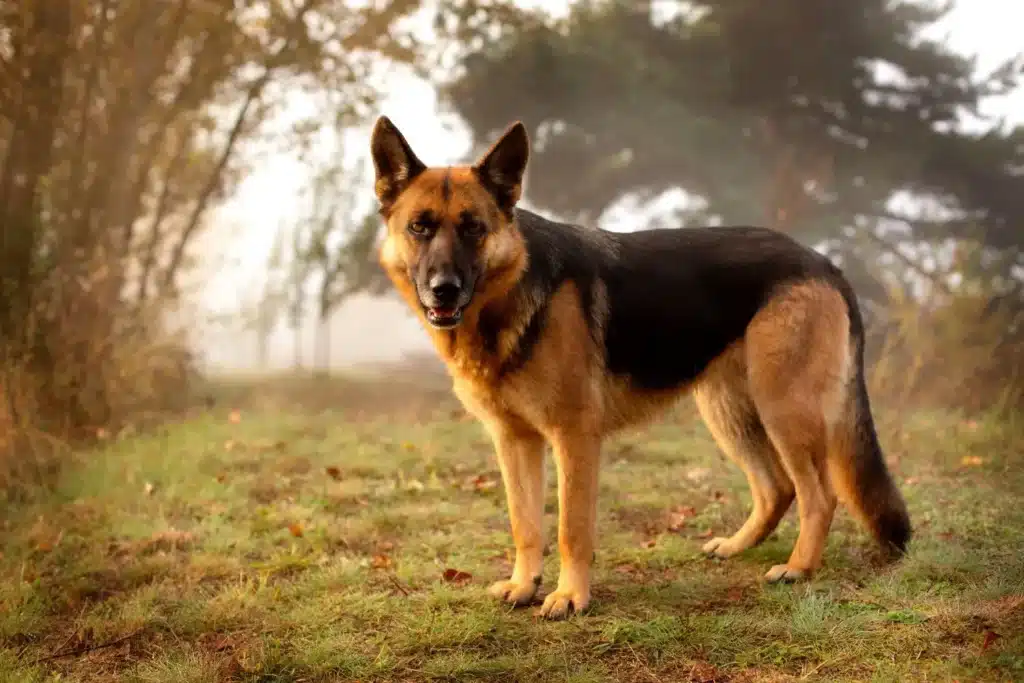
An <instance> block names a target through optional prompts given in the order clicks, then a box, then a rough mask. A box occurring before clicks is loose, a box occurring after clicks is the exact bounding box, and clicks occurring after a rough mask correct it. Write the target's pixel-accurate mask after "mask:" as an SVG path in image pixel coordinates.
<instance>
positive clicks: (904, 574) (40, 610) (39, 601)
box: [0, 387, 1024, 683]
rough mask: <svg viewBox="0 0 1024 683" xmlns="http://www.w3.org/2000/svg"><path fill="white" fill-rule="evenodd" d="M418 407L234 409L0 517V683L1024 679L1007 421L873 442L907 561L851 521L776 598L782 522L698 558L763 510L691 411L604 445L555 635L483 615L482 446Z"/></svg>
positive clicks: (466, 431)
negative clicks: (885, 458) (594, 514)
mask: <svg viewBox="0 0 1024 683" xmlns="http://www.w3.org/2000/svg"><path fill="white" fill-rule="evenodd" d="M410 391H411V390H410V389H409V388H408V387H403V388H402V390H401V394H400V395H398V396H395V395H392V396H391V398H390V401H391V403H390V404H388V403H386V402H385V401H384V399H383V398H382V397H381V396H380V395H375V400H376V401H377V402H378V404H379V405H376V404H375V405H376V408H375V410H376V412H375V413H373V414H368V413H367V411H365V410H362V409H359V410H356V409H355V408H354V407H353V405H351V404H347V405H344V406H341V407H339V408H338V409H337V410H323V409H319V410H311V409H309V408H308V407H302V406H297V405H292V406H291V407H282V406H281V405H279V404H273V403H266V404H264V405H262V407H259V408H254V409H252V410H251V411H250V410H245V411H243V412H242V413H241V419H240V420H237V421H235V420H232V419H230V415H229V412H228V408H229V407H230V406H226V407H225V408H224V409H223V410H220V409H218V410H215V411H213V412H211V413H210V414H208V415H206V416H204V417H201V418H198V419H195V420H192V421H190V422H188V423H184V424H179V425H174V426H168V427H166V428H163V429H161V430H159V431H158V432H156V433H151V434H148V435H144V436H134V437H125V438H120V439H115V440H113V441H111V442H109V443H107V444H106V445H105V446H104V447H102V448H98V449H95V450H92V451H90V452H87V453H81V454H80V457H78V458H77V459H76V462H75V464H74V465H73V466H69V467H68V468H67V469H66V471H65V472H64V473H63V475H62V479H61V481H60V483H59V485H58V486H57V488H56V489H55V490H52V491H45V492H44V491H40V492H38V493H37V495H36V497H35V498H34V499H30V500H19V501H17V502H13V501H7V502H2V501H0V505H2V506H3V510H2V514H0V523H2V529H0V552H2V555H0V681H19V682H21V681H25V682H30V683H31V682H35V681H40V682H42V681H62V682H67V681H83V682H84V681H90V682H94V681H99V682H103V681H133V682H134V681H138V682H152V683H163V682H164V681H167V682H170V681H181V682H186V683H191V682H195V683H214V682H221V681H250V682H257V681H259V682H270V681H324V682H326V681H357V680H358V681H378V680H379V681H576V682H588V683H589V682H596V681H651V680H673V681H675V680H682V681H698V680H707V681H710V680H716V681H718V680H723V681H725V680H731V681H749V680H772V681H776V680H797V679H807V680H828V681H918V680H920V681H936V680H954V679H959V680H961V681H966V680H971V681H1007V680H1022V679H1024V550H1022V549H1024V505H1022V504H1021V501H1022V500H1024V467H1021V465H1022V460H1021V457H1022V450H1024V448H1022V445H1024V432H1022V431H1021V425H1020V423H1019V421H1018V423H1017V424H1013V423H1009V422H1006V421H1001V420H997V419H994V418H993V419H985V420H980V421H977V422H974V421H965V420H963V419H960V418H957V417H955V416H951V415H942V414H920V415H912V416H909V417H908V418H906V419H905V420H903V421H902V422H901V423H899V424H898V426H890V427H888V428H887V429H886V430H885V432H884V433H883V443H884V444H885V447H886V450H887V453H888V454H889V456H890V458H891V461H892V465H893V469H894V471H895V473H896V475H897V477H898V479H899V481H900V482H901V488H902V490H903V491H904V493H905V495H906V497H907V500H908V504H909V506H910V510H911V515H912V517H913V520H914V523H915V527H916V536H915V539H914V542H913V545H912V548H911V552H910V555H909V556H908V557H907V558H905V559H904V560H903V561H901V562H899V563H897V564H895V565H891V566H883V565H880V564H879V563H878V561H877V560H876V559H875V552H874V550H873V548H872V547H871V545H870V542H869V540H868V538H867V536H866V534H865V533H864V532H863V531H862V530H861V529H860V528H859V527H857V526H856V525H855V524H854V523H853V521H852V520H851V519H850V517H849V515H848V514H847V513H846V512H845V511H844V512H840V514H839V515H838V516H837V519H836V522H835V524H834V526H833V531H832V534H831V536H830V538H829V544H828V549H827V552H826V560H825V561H826V565H825V568H824V569H823V570H822V571H821V572H820V573H819V574H818V575H817V576H816V577H815V578H814V580H812V581H810V582H808V583H805V584H801V585H795V586H767V585H765V584H764V583H763V582H762V581H761V577H762V575H763V573H764V572H765V571H766V570H767V569H768V568H769V567H770V566H771V565H772V564H776V563H778V562H782V561H784V560H785V558H786V556H787V555H788V553H789V551H790V549H791V547H792V544H793V542H794V541H795V537H796V524H795V519H794V517H795V510H794V511H791V513H790V514H789V515H788V516H787V518H786V519H785V520H784V521H783V523H782V524H781V525H780V527H779V529H778V531H777V532H776V533H775V534H774V535H773V536H772V537H771V538H769V539H768V540H767V541H766V542H765V543H764V544H763V545H762V546H761V547H759V548H756V549H754V550H751V551H749V552H747V553H745V554H743V555H742V556H740V557H737V558H733V559H732V560H730V561H728V562H712V561H708V560H705V559H704V558H703V557H701V556H700V554H699V548H700V545H701V543H703V540H702V539H703V537H705V536H706V535H707V534H708V532H714V533H715V534H728V533H731V532H732V531H734V530H735V528H736V527H737V526H738V525H739V524H741V523H742V521H743V519H744V518H745V517H746V514H747V509H748V506H749V502H750V499H749V493H748V491H747V490H746V487H745V482H744V479H743V477H742V475H741V474H740V473H739V472H738V471H737V470H736V469H735V468H733V467H732V466H730V465H729V464H727V463H726V462H725V461H724V459H723V458H722V457H721V456H720V455H719V453H718V451H717V449H716V448H715V447H714V444H713V443H712V441H711V439H710V437H709V436H708V434H707V432H706V431H705V430H704V428H703V426H702V425H701V424H700V423H699V422H696V421H694V420H693V419H691V417H690V416H689V413H688V412H687V411H686V410H685V406H684V407H683V408H681V409H680V410H679V411H677V412H676V413H674V414H673V415H671V416H669V417H667V418H666V419H665V420H664V421H663V422H659V423H657V424H655V425H652V426H651V427H650V428H649V429H645V430H641V431H637V432H635V433H630V434H625V435H623V436H621V437H619V438H617V439H615V440H614V441H613V442H611V443H609V444H608V446H607V448H606V452H605V460H604V465H603V470H602V480H601V499H600V522H599V524H600V535H599V551H598V560H597V564H596V567H595V571H596V582H595V586H594V603H593V609H592V610H591V612H590V614H588V615H587V616H585V617H582V618H575V619H573V620H571V621H569V622H566V623H547V622H543V621H540V620H538V619H537V618H536V616H535V614H534V610H533V609H521V610H512V609H509V608H506V607H505V606H503V605H500V604H497V603H496V602H494V601H493V600H492V599H491V598H489V597H488V596H487V595H486V593H485V588H486V587H487V585H488V584H489V583H490V582H491V581H494V580H497V579H500V578H505V577H506V576H507V573H508V571H509V570H510V567H511V559H512V556H511V538H510V533H509V529H508V522H507V515H506V510H505V502H504V496H503V493H502V489H501V485H500V477H499V474H498V470H497V465H496V463H495V461H494V457H493V454H492V450H491V446H490V444H489V442H488V441H487V439H486V437H485V435H484V432H483V430H482V429H481V428H480V427H479V426H478V425H477V424H476V423H474V422H472V421H467V420H465V419H461V418H460V417H459V415H458V412H457V411H455V412H453V410H454V408H453V405H452V404H451V401H450V399H448V398H445V397H444V396H441V395H438V394H436V393H433V394H424V395H426V396H429V397H433V398H431V400H426V399H425V398H424V395H417V396H415V397H413V396H411V395H410ZM295 393H296V394H298V393H299V392H295ZM439 396H440V397H439ZM407 401H408V402H410V403H414V404H415V406H416V408H415V409H409V410H406V409H405V408H407V407H408V406H406V405H405V404H406V402H407ZM879 412H881V413H884V412H886V411H884V408H879ZM551 475H552V476H549V482H550V485H551V487H552V489H551V498H550V503H549V505H548V510H549V511H550V512H553V511H554V509H555V499H554V477H553V468H552V472H551ZM680 508H692V509H693V510H692V514H687V515H686V519H685V522H684V523H683V524H682V525H681V526H680V525H679V524H678V522H676V523H672V519H673V511H674V510H678V509H680ZM546 522H547V526H548V530H549V537H550V539H551V541H552V549H553V550H554V548H555V547H556V546H555V545H554V524H555V519H554V515H553V514H552V515H549V516H548V518H547V520H546ZM670 527H672V530H670ZM449 568H454V569H458V570H460V571H463V572H468V573H469V574H470V575H471V576H472V578H471V579H470V580H469V581H467V582H465V583H458V584H454V583H448V582H445V581H444V579H443V575H444V572H445V570H446V569H449ZM556 580H557V557H555V556H554V554H552V556H550V557H549V558H548V562H547V565H546V568H545V575H544V585H545V586H546V587H548V588H550V587H551V586H553V585H554V584H555V582H556Z"/></svg>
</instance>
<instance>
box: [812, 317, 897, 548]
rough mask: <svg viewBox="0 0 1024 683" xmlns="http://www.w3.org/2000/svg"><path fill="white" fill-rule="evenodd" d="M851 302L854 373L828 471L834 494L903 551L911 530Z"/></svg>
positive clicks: (885, 544)
mask: <svg viewBox="0 0 1024 683" xmlns="http://www.w3.org/2000/svg"><path fill="white" fill-rule="evenodd" d="M850 308H851V309H852V310H851V311H850V315H851V320H850V322H851V338H850V344H851V349H850V350H851V352H852V356H853V358H852V360H853V361H854V363H853V368H852V369H853V373H852V377H851V378H850V381H849V384H848V389H847V392H846V399H845V401H844V404H845V405H844V408H843V411H842V417H841V418H840V419H839V421H838V424H837V425H836V426H835V429H834V431H833V433H832V435H831V438H830V444H829V456H828V464H829V467H828V469H829V476H830V478H831V480H832V483H833V486H834V487H835V491H836V495H837V496H838V497H839V499H840V500H841V501H843V503H845V504H846V505H847V506H848V507H849V509H850V511H851V512H852V513H853V514H854V516H855V517H857V518H858V519H860V521H861V522H862V523H863V524H864V525H865V526H866V527H867V528H868V529H869V530H870V531H871V533H872V535H874V537H875V539H876V540H877V541H878V542H879V544H881V545H882V547H883V548H884V549H886V550H887V551H889V552H895V553H898V554H903V553H904V552H905V551H906V548H907V542H908V541H909V540H910V536H911V524H910V516H909V514H908V513H907V506H906V503H905V502H904V500H903V495H902V494H901V493H900V490H899V488H897V486H896V482H895V481H894V480H893V477H892V474H891V473H890V472H889V468H888V466H887V465H886V463H885V456H884V454H883V453H882V447H881V445H880V444H879V443H878V434H877V432H876V431H875V423H874V419H873V417H872V415H871V403H870V401H869V399H868V388H867V381H866V380H865V377H864V336H863V335H864V331H863V324H862V323H861V320H860V315H859V311H858V310H857V309H856V303H855V301H854V302H853V303H852V305H851V306H850Z"/></svg>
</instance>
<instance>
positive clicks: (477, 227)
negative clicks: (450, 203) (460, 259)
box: [462, 221, 487, 237]
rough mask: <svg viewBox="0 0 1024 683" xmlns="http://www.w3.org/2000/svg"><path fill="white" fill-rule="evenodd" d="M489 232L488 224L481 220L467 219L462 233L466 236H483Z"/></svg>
mask: <svg viewBox="0 0 1024 683" xmlns="http://www.w3.org/2000/svg"><path fill="white" fill-rule="evenodd" d="M485 232H487V226H485V225H484V224H483V223H481V222H480V221H467V222H466V223H464V224H463V225H462V234H464V235H465V236H466V237H481V236H482V235H483V234H484V233H485Z"/></svg>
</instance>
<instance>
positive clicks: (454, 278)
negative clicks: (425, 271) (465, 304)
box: [429, 273, 462, 306]
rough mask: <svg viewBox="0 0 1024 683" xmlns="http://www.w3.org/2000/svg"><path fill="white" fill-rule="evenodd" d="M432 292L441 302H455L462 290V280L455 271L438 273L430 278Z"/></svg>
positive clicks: (442, 303) (444, 303) (445, 303)
mask: <svg viewBox="0 0 1024 683" xmlns="http://www.w3.org/2000/svg"><path fill="white" fill-rule="evenodd" d="M429 285H430V293H431V294H432V295H433V296H434V299H436V300H437V302H438V303H439V304H441V305H442V306H443V305H447V304H454V303H455V302H456V301H457V300H458V298H459V293H460V292H461V291H462V280H461V278H459V276H458V275H456V274H455V273H438V274H436V275H434V276H433V277H431V278H430V282H429Z"/></svg>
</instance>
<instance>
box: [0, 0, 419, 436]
mask: <svg viewBox="0 0 1024 683" xmlns="http://www.w3.org/2000/svg"><path fill="white" fill-rule="evenodd" d="M419 5H420V2H419V1H418V0H384V1H382V2H375V3H372V4H370V5H369V6H366V5H365V4H364V5H363V6H361V7H359V6H355V5H352V4H351V3H343V2H331V1H330V0H286V1H281V0H261V1H260V2H255V3H239V2H235V1H234V0H202V1H199V0H170V1H166V2H158V3H154V2H145V1H143V0H85V1H79V2H71V1H70V0H22V1H20V2H14V3H11V2H4V3H0V229H2V230H3V240H2V242H0V361H2V363H3V368H2V371H3V373H4V376H3V378H2V379H3V382H0V383H2V384H3V385H4V387H5V394H4V395H5V397H9V396H10V395H12V394H13V393H17V392H12V391H7V389H8V387H9V386H10V382H11V381H13V380H12V377H13V375H12V374H11V373H14V372H15V370H14V368H15V366H17V373H20V374H18V377H21V376H22V375H24V374H25V373H24V372H23V371H25V370H26V369H27V372H28V374H30V375H31V376H32V380H31V381H29V382H27V384H29V385H31V392H30V393H33V394H38V396H37V397H36V398H38V399H39V400H35V399H33V400H32V401H29V403H31V404H32V405H33V406H34V407H35V408H40V407H42V406H45V407H46V411H47V412H48V413H49V414H51V415H54V416H57V417H59V419H60V421H61V423H62V424H63V423H65V422H69V423H75V424H83V423H88V424H97V423H102V422H103V421H105V420H106V419H107V418H108V417H109V414H110V412H111V405H110V404H111V401H112V400H114V399H115V398H116V399H118V400H123V401H125V402H126V403H127V404H130V403H131V396H132V394H131V390H134V389H135V388H136V387H142V386H143V385H144V384H145V382H142V381H135V380H132V379H130V378H123V375H124V372H123V370H124V368H123V367H116V365H117V363H118V362H120V361H119V360H118V358H119V357H123V356H124V355H125V354H124V353H122V351H121V349H125V348H127V346H128V345H131V344H141V343H143V342H145V341H147V340H150V339H151V338H152V337H153V336H154V335H157V334H158V333H159V331H160V330H161V329H162V328H163V325H162V323H164V322H165V321H166V319H167V317H166V313H167V312H168V311H170V310H173V309H174V307H175V306H176V305H177V303H178V302H179V301H180V300H181V296H180V295H181V294H182V286H183V284H182V275H183V274H184V273H186V272H188V271H189V269H190V266H191V265H192V262H193V260H194V259H195V258H196V257H197V256H198V254H195V253H194V247H195V244H196V237H197V236H198V235H199V234H200V233H201V232H202V230H203V228H204V227H205V225H206V224H207V222H208V218H209V215H210V211H211V209H212V208H213V207H215V206H216V205H217V204H218V203H219V202H220V201H221V200H222V199H224V198H225V197H227V196H228V195H229V194H230V193H231V192H232V190H233V188H234V185H235V183H236V181H237V179H238V178H239V177H240V175H241V174H242V173H243V172H244V170H245V168H246V161H247V158H246V153H247V152H249V151H251V150H252V148H253V146H254V145H255V144H256V143H261V142H267V141H270V139H271V137H272V135H273V134H274V132H273V131H272V130H271V126H270V123H271V122H272V121H273V120H274V117H275V115H276V114H277V113H278V112H279V110H280V109H281V108H282V107H283V106H284V105H285V103H286V100H287V99H288V98H294V97H295V96H296V92H297V91H298V92H300V93H302V94H304V95H305V96H308V97H310V98H312V99H314V100H315V101H316V102H317V104H318V106H317V107H316V111H315V112H314V114H313V115H312V116H311V117H310V118H309V119H306V120H302V121H299V122H297V123H296V124H295V125H294V126H293V127H292V128H291V129H290V130H287V131H285V139H284V140H282V142H283V143H284V144H286V145H288V146H290V147H293V148H295V149H301V148H302V147H303V146H304V145H305V144H306V143H308V140H309V138H310V136H311V131H313V130H315V128H316V127H317V126H316V125H314V124H316V123H318V122H319V121H320V120H324V119H326V120H330V121H346V122H356V121H360V120H362V119H364V118H365V117H367V116H368V115H369V114H370V113H371V106H372V103H373V102H374V100H375V97H376V95H377V91H376V89H375V87H374V85H373V83H372V79H370V78H369V76H370V75H371V74H372V72H373V71H374V69H375V68H377V66H378V63H379V61H380V60H381V59H384V60H389V61H392V62H394V61H402V62H413V61H415V59H416V58H417V50H416V44H415V42H414V41H412V39H411V37H410V35H409V34H407V33H404V32H403V31H401V30H400V29H399V26H398V23H399V22H400V20H401V19H403V18H404V17H406V16H408V15H409V14H410V13H412V12H413V11H415V10H416V9H418V7H419ZM140 46H143V47H140ZM114 383H116V384H117V387H116V388H114ZM26 391H28V389H26ZM8 410H9V411H12V410H14V409H13V408H11V407H8ZM69 416H70V417H69Z"/></svg>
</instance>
